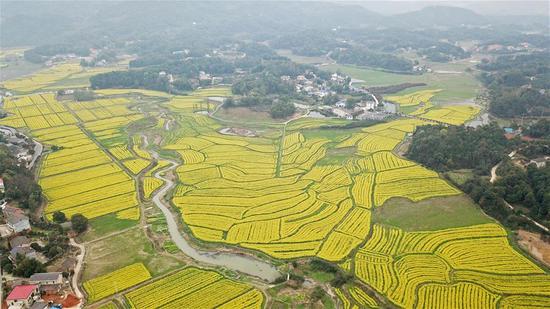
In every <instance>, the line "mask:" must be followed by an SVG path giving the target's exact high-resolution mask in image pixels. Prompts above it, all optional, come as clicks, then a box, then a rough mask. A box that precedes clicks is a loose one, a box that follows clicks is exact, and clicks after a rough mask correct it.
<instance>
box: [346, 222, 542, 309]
mask: <svg viewBox="0 0 550 309" xmlns="http://www.w3.org/2000/svg"><path fill="white" fill-rule="evenodd" d="M351 268H352V269H351V271H352V272H353V273H354V274H355V275H356V276H357V277H358V278H359V279H360V280H362V281H363V282H365V283H366V284H368V285H370V286H371V287H373V288H374V289H376V290H377V291H378V292H380V293H381V294H383V295H386V296H387V297H388V299H390V300H391V301H392V302H393V303H395V304H397V305H399V306H400V307H404V308H416V307H419V308H496V307H497V305H498V304H501V306H502V307H506V306H504V305H502V304H507V303H514V304H515V306H517V307H529V306H531V305H534V304H538V306H541V307H548V306H550V275H548V274H547V273H545V271H543V270H542V269H540V268H539V267H538V266H537V265H535V264H533V263H532V262H531V261H530V260H528V259H527V258H525V257H524V256H522V255H521V254H519V253H518V252H516V251H515V250H514V249H513V248H512V247H510V245H509V244H508V239H507V234H506V231H505V230H504V229H503V228H502V227H500V226H499V225H497V224H493V223H490V224H483V225H474V226H468V227H463V228H453V229H446V230H440V231H430V232H427V231H426V232H404V231H402V230H400V229H397V228H392V227H387V226H382V225H374V226H373V232H372V236H371V237H370V238H369V240H368V241H367V243H366V244H365V245H363V246H361V248H360V249H359V251H358V252H357V254H356V255H355V256H354V259H353V263H352V267H351Z"/></svg>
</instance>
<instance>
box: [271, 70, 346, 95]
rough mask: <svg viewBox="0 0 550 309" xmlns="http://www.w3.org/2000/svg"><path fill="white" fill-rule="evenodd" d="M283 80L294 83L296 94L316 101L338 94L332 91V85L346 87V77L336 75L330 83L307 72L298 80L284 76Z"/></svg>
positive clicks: (298, 77)
mask: <svg viewBox="0 0 550 309" xmlns="http://www.w3.org/2000/svg"><path fill="white" fill-rule="evenodd" d="M281 80H282V81H284V82H289V83H293V84H294V87H295V88H296V92H298V93H302V94H305V95H306V96H308V97H310V98H313V99H315V100H321V99H323V98H324V97H326V96H328V95H335V94H336V92H335V91H333V90H331V87H330V84H340V85H344V84H345V83H346V77H345V76H342V75H339V74H336V73H335V74H333V75H332V76H331V79H330V83H329V81H326V80H323V79H321V78H318V77H317V75H316V74H315V73H313V72H306V73H305V74H303V75H298V76H296V78H293V77H291V76H288V75H283V76H281Z"/></svg>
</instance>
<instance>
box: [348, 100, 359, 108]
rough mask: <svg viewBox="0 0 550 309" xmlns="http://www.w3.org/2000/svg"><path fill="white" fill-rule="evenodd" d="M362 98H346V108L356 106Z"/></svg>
mask: <svg viewBox="0 0 550 309" xmlns="http://www.w3.org/2000/svg"><path fill="white" fill-rule="evenodd" d="M360 101H361V99H357V98H348V99H347V100H346V108H347V109H353V108H354V107H355V105H356V104H357V103H358V102H360Z"/></svg>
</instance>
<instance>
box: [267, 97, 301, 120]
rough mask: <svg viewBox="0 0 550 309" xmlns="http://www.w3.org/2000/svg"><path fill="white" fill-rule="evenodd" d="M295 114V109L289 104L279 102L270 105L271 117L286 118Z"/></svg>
mask: <svg viewBox="0 0 550 309" xmlns="http://www.w3.org/2000/svg"><path fill="white" fill-rule="evenodd" d="M294 112H296V107H295V106H294V104H292V103H290V102H284V101H279V102H276V103H273V104H272V105H271V111H270V114H271V117H273V118H286V117H288V116H291V115H292V114H294Z"/></svg>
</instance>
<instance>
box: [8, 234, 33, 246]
mask: <svg viewBox="0 0 550 309" xmlns="http://www.w3.org/2000/svg"><path fill="white" fill-rule="evenodd" d="M30 245H31V240H30V239H29V238H28V237H27V236H15V237H14V238H13V239H12V240H10V247H11V248H17V247H29V246H30Z"/></svg>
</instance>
